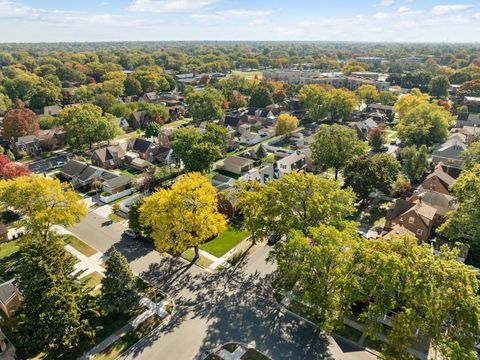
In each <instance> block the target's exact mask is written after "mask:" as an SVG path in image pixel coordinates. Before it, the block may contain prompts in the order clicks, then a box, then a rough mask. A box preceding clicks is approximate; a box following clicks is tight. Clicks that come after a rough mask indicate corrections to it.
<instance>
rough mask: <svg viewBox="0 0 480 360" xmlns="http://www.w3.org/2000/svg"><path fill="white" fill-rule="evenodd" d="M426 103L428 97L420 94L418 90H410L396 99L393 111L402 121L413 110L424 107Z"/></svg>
mask: <svg viewBox="0 0 480 360" xmlns="http://www.w3.org/2000/svg"><path fill="white" fill-rule="evenodd" d="M427 102H428V96H427V95H426V94H422V92H421V91H420V90H418V89H412V90H411V91H410V93H409V94H406V95H402V96H400V97H399V98H398V100H397V102H396V103H395V105H394V106H393V109H394V110H395V112H396V113H397V114H398V117H399V119H400V120H402V119H404V118H405V117H406V115H407V113H409V112H410V111H411V110H412V109H413V108H415V107H417V106H419V105H424V104H426V103H427Z"/></svg>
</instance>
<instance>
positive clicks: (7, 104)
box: [0, 93, 13, 116]
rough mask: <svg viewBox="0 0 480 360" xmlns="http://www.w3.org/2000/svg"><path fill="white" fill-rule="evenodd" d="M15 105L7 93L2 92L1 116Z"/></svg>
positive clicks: (0, 95)
mask: <svg viewBox="0 0 480 360" xmlns="http://www.w3.org/2000/svg"><path fill="white" fill-rule="evenodd" d="M12 107H13V103H12V101H11V100H10V98H9V97H8V96H7V95H4V94H2V93H0V116H3V115H4V114H5V113H6V112H7V111H8V110H10V109H11V108H12Z"/></svg>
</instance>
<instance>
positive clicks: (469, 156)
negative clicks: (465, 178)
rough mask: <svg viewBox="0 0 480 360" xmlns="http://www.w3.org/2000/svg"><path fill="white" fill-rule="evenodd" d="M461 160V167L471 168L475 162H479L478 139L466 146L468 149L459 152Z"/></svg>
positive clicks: (479, 142)
mask: <svg viewBox="0 0 480 360" xmlns="http://www.w3.org/2000/svg"><path fill="white" fill-rule="evenodd" d="M460 157H461V158H462V160H463V163H462V168H463V169H465V170H468V169H471V168H472V167H473V166H474V165H475V164H480V141H475V142H474V143H471V144H470V145H469V146H468V149H467V150H465V151H464V152H462V153H461V154H460Z"/></svg>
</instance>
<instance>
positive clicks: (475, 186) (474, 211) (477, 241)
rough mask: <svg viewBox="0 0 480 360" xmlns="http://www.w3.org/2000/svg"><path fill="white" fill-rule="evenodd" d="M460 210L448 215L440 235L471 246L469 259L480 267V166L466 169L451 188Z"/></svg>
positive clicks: (475, 165) (476, 165)
mask: <svg viewBox="0 0 480 360" xmlns="http://www.w3.org/2000/svg"><path fill="white" fill-rule="evenodd" d="M449 190H450V191H451V193H452V194H453V195H454V196H455V197H456V198H457V204H458V209H457V210H455V211H452V212H449V213H447V221H446V222H445V223H444V224H443V225H442V226H441V227H440V229H439V230H440V233H441V234H442V235H444V236H446V237H448V238H449V239H451V240H456V241H460V242H464V243H467V244H468V245H469V246H470V251H469V259H470V261H474V262H475V264H476V265H477V266H478V265H479V261H478V259H479V258H480V207H479V206H478V204H480V164H474V165H473V166H472V167H471V168H469V169H465V170H463V171H462V172H461V174H460V176H459V177H458V178H457V179H456V180H455V181H454V183H453V184H452V185H451V186H450V188H449Z"/></svg>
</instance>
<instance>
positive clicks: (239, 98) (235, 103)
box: [228, 90, 247, 109]
mask: <svg viewBox="0 0 480 360" xmlns="http://www.w3.org/2000/svg"><path fill="white" fill-rule="evenodd" d="M246 106H247V99H246V97H245V96H244V95H242V94H241V93H240V92H239V91H237V90H234V91H232V92H231V93H230V95H228V107H229V109H240V108H244V107H246Z"/></svg>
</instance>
